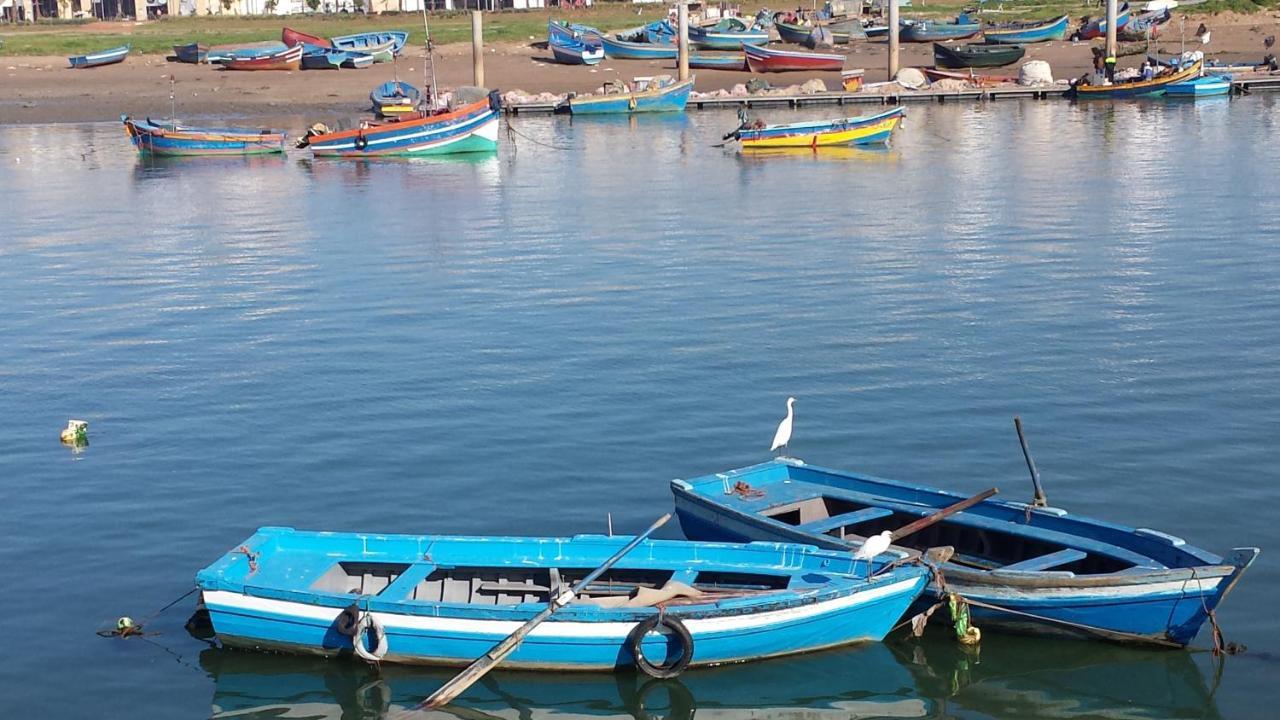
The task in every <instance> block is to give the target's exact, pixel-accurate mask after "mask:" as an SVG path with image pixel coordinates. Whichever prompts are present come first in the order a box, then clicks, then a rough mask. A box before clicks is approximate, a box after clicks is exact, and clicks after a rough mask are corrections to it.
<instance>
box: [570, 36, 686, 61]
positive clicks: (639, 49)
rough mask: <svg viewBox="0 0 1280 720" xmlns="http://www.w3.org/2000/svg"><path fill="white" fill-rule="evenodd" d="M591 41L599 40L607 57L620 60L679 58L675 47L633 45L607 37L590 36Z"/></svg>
mask: <svg viewBox="0 0 1280 720" xmlns="http://www.w3.org/2000/svg"><path fill="white" fill-rule="evenodd" d="M587 37H588V38H589V39H591V40H593V41H594V40H599V42H600V45H601V46H602V47H604V54H605V57H611V58H617V59H620V60H670V59H672V58H674V57H676V56H677V54H678V53H679V50H678V49H677V48H676V46H675V45H653V44H650V43H633V42H626V41H623V40H614V39H612V38H610V37H608V36H607V35H588V36H587Z"/></svg>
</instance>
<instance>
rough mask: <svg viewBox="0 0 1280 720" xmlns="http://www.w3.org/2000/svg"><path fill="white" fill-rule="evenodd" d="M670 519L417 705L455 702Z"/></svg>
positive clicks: (642, 535)
mask: <svg viewBox="0 0 1280 720" xmlns="http://www.w3.org/2000/svg"><path fill="white" fill-rule="evenodd" d="M670 519H671V513H667V514H666V515H663V516H662V517H660V518H658V519H657V521H655V522H654V523H653V524H652V525H650V526H649V529H648V530H645V531H644V532H642V533H640V534H639V535H637V536H635V537H634V538H632V539H631V542H629V543H627V544H626V545H623V546H622V549H620V550H618V552H616V553H614V554H613V555H612V556H611V557H610V558H609V559H608V560H605V561H604V564H603V565H601V566H600V567H598V568H596V569H595V570H592V571H591V572H589V573H587V576H586V577H584V578H582V579H581V580H579V581H578V582H577V583H575V584H574V586H573V587H572V588H571V589H569V590H567V591H566V592H563V593H561V594H560V595H557V596H556V597H553V598H551V602H550V603H548V604H547V607H546V609H544V610H543V611H542V612H540V613H538V614H537V615H534V616H533V618H532V619H530V620H529V621H528V622H526V623H525V624H523V625H521V626H520V627H519V628H517V629H516V631H515V632H513V633H511V634H510V635H508V636H507V637H506V638H505V639H503V641H502V642H500V643H498V644H497V645H494V646H493V648H492V649H491V650H489V652H487V653H485V654H484V655H481V656H480V657H478V658H476V661H475V662H473V663H471V664H470V665H468V666H467V669H465V670H463V671H462V672H460V673H458V674H457V675H456V676H454V678H453V679H452V680H450V681H449V682H447V683H445V684H444V685H442V686H441V687H440V689H439V690H436V691H435V692H434V693H432V694H431V697H428V698H427V699H426V700H423V701H422V703H421V704H419V705H418V708H419V709H425V710H434V709H436V708H439V707H443V706H445V705H448V704H449V703H450V702H453V699H454V698H456V697H458V696H459V695H461V694H462V693H463V692H465V691H466V689H467V688H469V687H471V686H472V685H473V684H475V682H476V681H477V680H479V679H480V678H482V677H484V676H485V674H486V673H488V672H489V671H490V670H492V669H493V668H494V666H495V665H497V664H498V663H500V662H502V660H503V659H504V658H506V657H507V656H508V655H510V654H511V653H512V652H514V651H515V649H516V648H517V647H519V645H520V643H521V642H522V641H524V639H525V637H526V636H528V634H529V633H530V632H533V629H534V628H536V627H537V626H539V625H541V624H542V622H543V621H544V620H546V619H547V618H549V617H551V615H552V614H553V613H554V612H555V611H556V610H559V609H560V608H562V607H564V606H565V605H568V604H569V603H571V602H573V601H574V599H575V598H577V597H578V594H579V593H581V592H582V591H583V590H584V589H585V588H586V587H587V586H588V585H590V584H591V583H593V582H595V581H596V579H597V578H599V577H600V576H601V575H603V574H605V573H606V572H608V571H609V568H611V567H613V566H614V564H615V563H617V562H618V561H619V560H621V559H622V557H623V556H624V555H626V554H627V553H629V552H631V551H632V550H634V549H636V546H637V545H639V544H640V543H642V542H644V541H645V540H646V539H647V538H648V537H649V536H650V535H652V534H653V532H654V531H655V530H657V529H658V528H660V527H662V526H663V525H665V524H666V522H667V521H668V520H670Z"/></svg>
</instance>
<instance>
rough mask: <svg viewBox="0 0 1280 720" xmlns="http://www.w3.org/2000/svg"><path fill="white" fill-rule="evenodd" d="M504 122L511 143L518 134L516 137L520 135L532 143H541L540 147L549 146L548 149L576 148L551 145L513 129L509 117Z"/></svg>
mask: <svg viewBox="0 0 1280 720" xmlns="http://www.w3.org/2000/svg"><path fill="white" fill-rule="evenodd" d="M506 123H507V140H509V141H511V142H512V143H513V144H514V143H515V141H516V137H517V136H518V137H522V138H524V139H525V140H528V141H529V142H531V143H533V144H534V145H541V146H542V147H545V148H550V149H552V150H574V149H576V148H573V147H569V146H566V145H552V144H551V143H545V142H542V141H541V140H539V139H537V138H533V137H529V136H528V135H525V134H524V133H522V132H520V131H519V130H517V129H515V126H513V125H512V124H511V119H510V118H506Z"/></svg>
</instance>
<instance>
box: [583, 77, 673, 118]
mask: <svg viewBox="0 0 1280 720" xmlns="http://www.w3.org/2000/svg"><path fill="white" fill-rule="evenodd" d="M692 90H693V78H689V79H688V80H686V81H684V82H677V83H672V84H671V85H668V86H666V87H663V88H657V89H653V90H643V91H640V92H627V93H614V94H610V95H596V96H589V97H574V98H570V99H569V100H568V103H567V106H568V108H569V112H571V113H573V114H574V115H620V114H622V115H625V114H628V113H651V112H653V113H660V112H684V108H685V105H687V104H688V103H689V93H690V91H692Z"/></svg>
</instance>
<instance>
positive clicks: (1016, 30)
mask: <svg viewBox="0 0 1280 720" xmlns="http://www.w3.org/2000/svg"><path fill="white" fill-rule="evenodd" d="M1069 22H1071V18H1070V16H1067V15H1063V16H1062V17H1060V18H1058V19H1056V20H1046V21H1044V22H1011V23H1003V24H1001V25H988V26H986V27H984V28H982V38H983V39H984V40H986V41H987V42H989V43H1001V44H1004V45H1025V44H1027V43H1038V42H1047V41H1049V40H1061V39H1063V38H1065V37H1066V36H1067V24H1068V23H1069Z"/></svg>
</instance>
